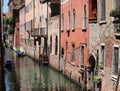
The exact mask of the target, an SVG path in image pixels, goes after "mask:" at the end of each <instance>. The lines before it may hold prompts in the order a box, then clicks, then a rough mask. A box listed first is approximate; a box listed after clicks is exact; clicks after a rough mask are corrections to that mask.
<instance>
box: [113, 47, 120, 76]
mask: <svg viewBox="0 0 120 91" xmlns="http://www.w3.org/2000/svg"><path fill="white" fill-rule="evenodd" d="M118 62H119V48H118V47H114V58H113V74H114V75H117V74H118V64H119V63H118Z"/></svg>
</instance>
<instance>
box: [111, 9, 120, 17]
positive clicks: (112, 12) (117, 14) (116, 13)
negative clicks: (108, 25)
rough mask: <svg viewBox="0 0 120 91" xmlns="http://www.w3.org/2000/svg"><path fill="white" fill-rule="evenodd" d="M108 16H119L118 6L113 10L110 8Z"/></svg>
mask: <svg viewBox="0 0 120 91" xmlns="http://www.w3.org/2000/svg"><path fill="white" fill-rule="evenodd" d="M110 16H113V17H119V18H120V7H118V8H115V9H114V10H112V11H111V12H110Z"/></svg>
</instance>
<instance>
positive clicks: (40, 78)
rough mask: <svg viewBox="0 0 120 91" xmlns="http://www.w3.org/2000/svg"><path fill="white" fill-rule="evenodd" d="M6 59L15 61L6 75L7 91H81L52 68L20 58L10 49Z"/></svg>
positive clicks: (27, 58) (7, 51) (76, 85)
mask: <svg viewBox="0 0 120 91" xmlns="http://www.w3.org/2000/svg"><path fill="white" fill-rule="evenodd" d="M5 57H6V59H7V58H10V59H12V60H13V61H14V64H13V66H12V69H11V70H6V73H5V74H6V76H5V82H6V84H7V86H6V88H7V90H6V91H81V87H80V86H79V85H78V84H75V83H74V82H73V81H71V80H70V79H68V78H67V77H65V76H64V75H62V74H61V73H59V72H57V71H56V70H54V69H53V68H51V67H50V66H42V65H39V64H38V63H36V62H34V61H33V60H32V59H31V58H29V57H27V56H25V57H18V56H17V54H16V53H15V52H14V51H12V50H11V49H8V48H6V56H5ZM8 88H9V89H8Z"/></svg>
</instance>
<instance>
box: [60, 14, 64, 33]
mask: <svg viewBox="0 0 120 91" xmlns="http://www.w3.org/2000/svg"><path fill="white" fill-rule="evenodd" d="M61 21H62V22H61V23H62V24H61V31H64V14H62V19H61Z"/></svg>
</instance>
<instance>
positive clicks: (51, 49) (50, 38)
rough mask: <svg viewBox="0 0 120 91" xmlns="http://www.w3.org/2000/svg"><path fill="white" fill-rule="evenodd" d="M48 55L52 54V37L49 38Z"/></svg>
mask: <svg viewBox="0 0 120 91" xmlns="http://www.w3.org/2000/svg"><path fill="white" fill-rule="evenodd" d="M50 53H52V36H50Z"/></svg>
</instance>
